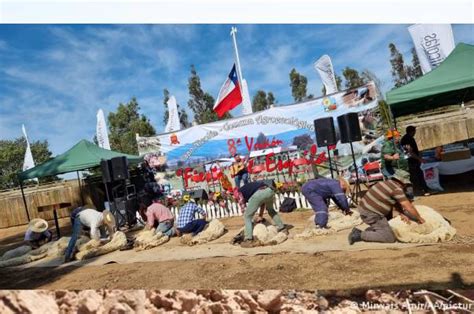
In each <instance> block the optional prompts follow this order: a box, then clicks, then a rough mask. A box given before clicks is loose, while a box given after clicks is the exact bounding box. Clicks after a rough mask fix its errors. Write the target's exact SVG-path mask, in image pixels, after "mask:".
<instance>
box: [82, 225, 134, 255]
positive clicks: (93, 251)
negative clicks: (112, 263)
mask: <svg viewBox="0 0 474 314" xmlns="http://www.w3.org/2000/svg"><path fill="white" fill-rule="evenodd" d="M126 244H127V237H126V236H125V233H123V232H121V231H117V232H115V233H114V235H113V236H112V240H111V241H110V242H108V243H106V244H104V245H102V246H98V247H97V241H96V240H91V241H89V242H88V243H86V244H85V245H83V246H81V247H80V248H79V252H78V253H77V254H76V259H78V260H84V259H87V258H91V257H96V256H100V255H104V254H107V253H110V252H113V251H117V250H119V249H121V248H122V247H124V246H125V245H126Z"/></svg>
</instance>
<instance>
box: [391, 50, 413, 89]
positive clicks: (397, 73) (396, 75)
mask: <svg viewBox="0 0 474 314" xmlns="http://www.w3.org/2000/svg"><path fill="white" fill-rule="evenodd" d="M388 48H389V50H390V64H391V65H392V71H391V73H392V78H393V82H394V83H395V87H400V86H403V85H405V84H406V83H408V82H409V78H408V73H407V72H408V71H407V67H406V66H405V62H404V61H403V56H402V54H401V53H400V52H399V51H398V49H397V47H396V46H395V45H394V44H393V43H390V44H389V45H388Z"/></svg>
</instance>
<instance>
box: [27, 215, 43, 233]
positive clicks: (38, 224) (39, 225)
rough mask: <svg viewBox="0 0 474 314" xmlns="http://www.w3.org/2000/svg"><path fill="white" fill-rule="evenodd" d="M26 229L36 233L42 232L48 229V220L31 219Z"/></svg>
mask: <svg viewBox="0 0 474 314" xmlns="http://www.w3.org/2000/svg"><path fill="white" fill-rule="evenodd" d="M28 229H30V230H31V231H33V232H36V233H43V232H45V231H46V230H48V222H47V221H46V220H44V219H41V218H35V219H31V221H30V222H29V223H28Z"/></svg>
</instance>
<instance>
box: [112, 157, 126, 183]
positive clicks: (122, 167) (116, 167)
mask: <svg viewBox="0 0 474 314" xmlns="http://www.w3.org/2000/svg"><path fill="white" fill-rule="evenodd" d="M110 163H111V164H112V178H113V179H114V181H115V180H125V179H128V177H129V173H128V160H127V157H115V158H112V159H110Z"/></svg>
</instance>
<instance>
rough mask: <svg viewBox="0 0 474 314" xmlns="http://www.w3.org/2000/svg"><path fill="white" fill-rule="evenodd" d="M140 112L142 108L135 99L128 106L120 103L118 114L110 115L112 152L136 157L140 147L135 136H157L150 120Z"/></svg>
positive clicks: (111, 113)
mask: <svg viewBox="0 0 474 314" xmlns="http://www.w3.org/2000/svg"><path fill="white" fill-rule="evenodd" d="M139 110H140V106H139V105H138V102H137V100H136V99H135V97H133V98H132V99H131V100H130V101H129V102H128V103H127V104H122V103H120V104H119V106H118V108H117V112H110V113H109V116H108V122H109V129H110V134H109V139H110V147H111V148H112V150H116V151H119V152H122V153H126V154H132V155H136V154H138V147H137V141H136V137H135V135H136V134H137V133H138V134H140V136H153V135H156V131H155V128H153V126H152V125H151V123H150V120H149V119H148V118H147V117H146V116H145V115H143V114H142V115H140V113H139V112H138V111H139Z"/></svg>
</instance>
